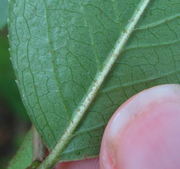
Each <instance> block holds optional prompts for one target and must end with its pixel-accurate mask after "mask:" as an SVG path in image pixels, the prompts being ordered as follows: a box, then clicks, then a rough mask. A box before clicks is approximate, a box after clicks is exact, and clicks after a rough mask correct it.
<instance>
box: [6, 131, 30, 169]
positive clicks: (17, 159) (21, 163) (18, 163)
mask: <svg viewBox="0 0 180 169" xmlns="http://www.w3.org/2000/svg"><path fill="white" fill-rule="evenodd" d="M32 137H33V132H32V129H30V131H29V132H28V133H27V136H26V138H25V139H24V141H23V143H22V145H21V147H20V148H19V150H18V152H17V154H16V155H15V156H14V157H13V159H12V160H11V161H10V163H9V165H8V167H7V169H17V168H18V169H25V168H27V167H28V166H30V165H31V163H32V159H33V148H32V147H33V144H32V141H33V140H32Z"/></svg>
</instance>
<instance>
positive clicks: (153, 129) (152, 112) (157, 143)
mask: <svg viewBox="0 0 180 169" xmlns="http://www.w3.org/2000/svg"><path fill="white" fill-rule="evenodd" d="M170 126H171V127H170ZM178 126H180V86H179V85H176V84H171V85H161V86H156V87H153V88H150V89H147V90H144V91H142V92H140V93H139V94H137V95H135V96H133V97H132V98H131V99H129V100H128V101H126V102H125V103H124V104H123V105H122V106H121V107H120V108H119V109H118V110H117V111H116V112H115V114H114V115H113V116H112V118H111V119H110V121H109V123H108V125H107V127H106V130H105V133H104V136H103V139H102V144H101V151H100V169H123V168H126V169H130V168H132V167H133V165H134V168H136V167H138V169H141V168H143V167H145V168H147V166H150V167H151V168H152V166H151V165H150V164H151V163H153V164H154V168H156V167H159V166H158V165H160V164H162V163H163V159H164V160H165V161H166V162H167V161H172V159H171V160H168V159H169V158H168V156H167V151H168V152H170V153H171V155H172V156H178V155H179V156H178V158H179V157H180V153H179V154H178V151H179V152H180V146H179V145H180V144H179V141H180V130H179V127H178ZM165 131H166V132H165ZM167 131H168V132H167ZM173 134H174V135H176V137H173ZM160 138H161V139H160ZM170 138H175V139H170ZM177 140H178V141H177ZM161 142H163V143H164V144H161ZM177 144H178V145H177ZM162 145H163V146H162ZM173 145H175V146H176V147H177V150H178V151H176V150H175V149H173V150H172V149H171V147H172V146H173ZM151 146H152V147H155V148H154V149H153V148H151ZM164 146H166V148H167V149H166V151H165V150H163V147H164ZM149 147H150V149H149ZM156 148H157V149H156ZM151 150H152V151H151ZM157 150H158V151H157ZM148 153H149V154H148ZM154 153H155V154H156V155H157V157H159V158H153V156H154V155H155V154H154ZM158 153H159V154H158ZM163 154H164V156H162V155H163ZM143 157H144V158H143ZM160 157H161V158H160ZM146 158H148V159H149V160H146ZM117 159H118V160H117ZM156 159H158V160H159V161H161V163H158V162H159V161H158V160H156ZM174 163H175V164H176V166H178V165H179V164H178V162H177V159H175V158H174ZM146 165H147V166H146ZM167 166H171V163H170V162H169V163H168V162H167V163H166V165H165V167H167ZM176 166H173V167H176ZM178 167H180V166H178ZM158 169H159V168H158ZM163 169H165V168H163ZM168 169H169V168H168Z"/></svg>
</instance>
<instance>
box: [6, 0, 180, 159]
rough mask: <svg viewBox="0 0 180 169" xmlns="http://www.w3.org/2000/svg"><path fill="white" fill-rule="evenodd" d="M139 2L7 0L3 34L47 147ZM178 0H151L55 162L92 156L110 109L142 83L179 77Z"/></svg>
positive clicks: (178, 79) (26, 102) (25, 99)
mask: <svg viewBox="0 0 180 169" xmlns="http://www.w3.org/2000/svg"><path fill="white" fill-rule="evenodd" d="M139 2H140V0H129V1H126V0H121V1H113V0H111V1H106V0H104V1H101V0H91V1H90V0H86V1H72V2H71V1H69V0H67V1H62V0H39V1H36V0H11V1H10V14H9V15H10V16H9V21H10V22H9V40H10V47H11V56H12V63H13V67H14V70H15V73H16V77H17V82H18V87H19V90H20V92H21V96H22V100H23V102H24V105H25V107H26V109H27V112H28V114H29V116H30V118H31V120H32V122H33V124H34V125H35V126H36V128H37V130H38V132H39V134H40V135H41V137H42V139H43V141H44V143H45V144H46V146H47V147H48V148H49V149H50V150H52V149H53V147H54V146H55V145H56V144H57V142H58V140H59V138H60V137H61V135H62V134H63V132H64V131H65V130H66V128H67V126H68V124H69V123H70V121H71V120H72V118H73V117H74V115H75V114H76V111H77V109H78V107H79V106H80V104H81V102H82V100H83V99H84V98H86V97H87V93H88V92H89V89H90V87H91V86H92V85H93V84H94V83H95V81H94V80H95V78H96V76H97V74H98V73H99V72H100V71H101V70H102V69H103V66H104V63H105V62H106V60H107V59H108V56H109V53H110V52H111V51H112V50H113V48H114V46H115V44H116V41H117V39H118V38H119V36H120V35H121V34H122V32H124V30H125V28H126V26H127V24H128V23H129V21H130V19H131V18H132V15H133V13H134V11H135V10H136V8H137V6H138V4H139ZM179 9H180V2H179V1H178V0H171V1H169V0H164V1H163V3H162V1H161V0H156V1H152V2H150V4H149V6H148V7H147V9H146V10H145V13H144V14H143V15H142V16H141V19H140V21H139V22H138V24H137V26H136V28H135V30H134V32H133V33H132V35H131V36H130V38H129V40H128V42H127V44H126V45H125V47H124V49H123V53H122V54H121V56H120V57H119V59H118V60H117V61H116V63H115V64H114V65H113V67H112V70H111V71H110V73H109V74H108V76H107V78H106V79H105V81H104V83H103V85H102V86H101V88H100V90H99V92H98V94H97V95H96V97H95V99H94V100H93V102H92V103H91V106H90V107H89V108H88V111H87V112H86V115H85V116H84V117H83V119H82V120H81V123H80V124H79V125H78V127H77V129H76V131H75V132H74V134H73V135H72V138H71V140H70V142H69V143H68V146H67V147H66V148H65V149H64V151H63V153H62V154H61V157H60V160H76V159H83V158H87V157H93V156H97V155H98V154H99V148H100V142H101V138H102V134H103V131H104V128H105V126H106V124H107V122H108V120H109V119H110V117H111V116H112V114H113V112H114V111H115V110H116V109H117V108H118V107H119V106H120V105H121V104H122V103H123V102H124V101H126V100H127V99H128V98H129V97H131V96H132V95H134V94H136V93H137V92H139V91H142V90H143V89H146V88H149V87H152V86H155V85H159V84H164V83H179V82H180V66H179V65H180V50H179V45H180V41H179V39H180V31H179V26H180V12H179Z"/></svg>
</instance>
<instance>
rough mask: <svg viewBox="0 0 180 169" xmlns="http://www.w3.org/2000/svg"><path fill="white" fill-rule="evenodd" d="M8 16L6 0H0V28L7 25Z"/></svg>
mask: <svg viewBox="0 0 180 169" xmlns="http://www.w3.org/2000/svg"><path fill="white" fill-rule="evenodd" d="M7 18H8V1H7V0H1V1H0V30H1V29H3V28H4V27H5V26H6V25H7Z"/></svg>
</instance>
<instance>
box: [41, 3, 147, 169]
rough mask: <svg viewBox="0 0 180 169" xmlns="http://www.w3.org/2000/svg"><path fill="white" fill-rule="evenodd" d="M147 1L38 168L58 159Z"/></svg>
mask: <svg viewBox="0 0 180 169" xmlns="http://www.w3.org/2000/svg"><path fill="white" fill-rule="evenodd" d="M149 2H150V0H142V1H141V2H140V4H139V6H138V8H137V10H136V11H135V12H134V14H133V16H132V18H131V20H130V21H129V24H128V25H127V27H126V29H125V31H124V32H123V33H122V35H121V36H120V37H119V39H118V41H117V43H116V45H115V48H114V49H113V50H112V51H111V53H110V55H109V57H108V59H107V61H106V64H105V65H104V67H103V69H102V71H100V72H99V74H98V75H97V77H96V79H95V81H94V83H93V85H92V86H91V88H90V90H89V92H88V94H87V97H86V98H85V99H84V100H83V101H82V104H81V105H80V107H79V108H78V110H77V111H76V113H75V116H74V118H73V119H72V120H71V122H70V124H69V125H68V127H67V129H66V130H65V132H64V133H63V135H62V137H61V138H60V140H59V141H58V143H57V145H56V146H55V147H54V149H53V150H52V152H51V153H50V154H49V156H48V157H47V158H46V159H45V160H44V161H43V162H42V163H41V164H40V166H39V167H38V169H50V168H52V167H53V166H54V165H55V164H56V163H57V161H58V159H59V158H60V154H61V153H62V151H63V150H64V148H65V147H66V145H67V144H68V142H69V140H70V139H71V136H72V134H73V132H74V130H75V129H76V127H77V125H78V124H79V122H80V120H81V119H82V117H83V115H84V114H85V112H86V110H87V108H88V107H89V105H90V104H91V102H92V101H93V99H94V97H95V95H96V93H97V92H98V90H99V88H100V86H101V85H102V83H103V81H104V80H105V78H106V76H107V74H108V73H109V71H110V70H111V68H112V66H113V64H114V63H115V61H116V60H117V58H118V56H119V55H120V53H121V52H122V50H123V47H124V45H125V44H126V42H127V40H128V38H129V36H130V35H131V33H132V32H133V30H134V28H135V26H136V24H137V22H138V20H139V19H140V17H141V15H142V14H143V12H144V10H145V8H146V7H147V6H148V3H149Z"/></svg>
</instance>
